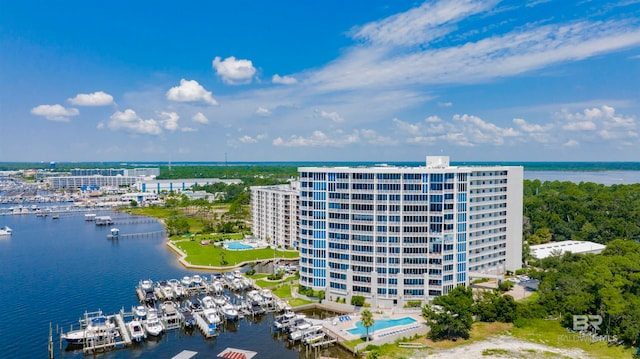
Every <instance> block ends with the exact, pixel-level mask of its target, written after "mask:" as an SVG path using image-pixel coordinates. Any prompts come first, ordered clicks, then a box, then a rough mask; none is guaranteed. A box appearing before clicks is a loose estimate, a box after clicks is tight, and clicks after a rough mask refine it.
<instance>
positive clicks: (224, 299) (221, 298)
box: [213, 295, 229, 307]
mask: <svg viewBox="0 0 640 359" xmlns="http://www.w3.org/2000/svg"><path fill="white" fill-rule="evenodd" d="M213 302H214V303H215V304H216V305H217V306H218V307H222V306H223V305H225V304H227V303H229V298H227V297H225V296H224V295H216V296H215V297H213Z"/></svg>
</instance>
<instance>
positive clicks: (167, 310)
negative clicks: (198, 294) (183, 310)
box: [162, 301, 181, 330]
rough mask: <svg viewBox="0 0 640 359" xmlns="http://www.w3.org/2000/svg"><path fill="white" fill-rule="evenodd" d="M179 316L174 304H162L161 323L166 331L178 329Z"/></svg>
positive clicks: (169, 302) (167, 302) (168, 302)
mask: <svg viewBox="0 0 640 359" xmlns="http://www.w3.org/2000/svg"><path fill="white" fill-rule="evenodd" d="M180 322H181V314H180V312H179V311H178V309H177V306H176V304H175V303H173V302H171V301H166V302H164V303H162V323H164V327H165V329H166V330H170V329H178V328H180Z"/></svg>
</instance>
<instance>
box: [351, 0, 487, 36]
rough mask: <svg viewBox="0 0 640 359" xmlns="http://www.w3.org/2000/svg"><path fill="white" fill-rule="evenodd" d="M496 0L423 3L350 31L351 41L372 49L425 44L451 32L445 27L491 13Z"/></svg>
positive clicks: (456, 0)
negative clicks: (464, 19) (476, 15)
mask: <svg viewBox="0 0 640 359" xmlns="http://www.w3.org/2000/svg"><path fill="white" fill-rule="evenodd" d="M496 3H497V1H496V0H488V1H474V0H452V1H436V2H425V3H424V4H422V5H421V6H420V7H417V8H413V9H411V10H409V11H406V12H404V13H400V14H397V15H394V16H390V17H388V18H386V19H383V20H380V21H377V22H372V23H369V24H367V25H364V26H362V27H360V28H354V29H353V30H352V33H353V37H354V38H355V39H357V40H361V41H364V42H366V43H368V44H371V45H374V46H393V47H395V46H412V45H417V44H427V43H429V42H431V41H432V40H433V39H435V38H438V37H440V36H442V35H444V34H446V33H447V32H449V31H451V30H450V29H449V28H448V26H445V27H444V29H440V30H438V28H439V27H440V26H441V25H447V24H450V23H452V22H455V21H456V20H461V19H463V18H464V17H466V16H469V15H472V14H476V13H479V12H482V11H486V10H488V9H490V8H491V7H492V6H494V5H495V4H496Z"/></svg>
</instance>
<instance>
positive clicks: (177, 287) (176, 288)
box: [168, 279, 187, 299]
mask: <svg viewBox="0 0 640 359" xmlns="http://www.w3.org/2000/svg"><path fill="white" fill-rule="evenodd" d="M168 283H169V285H170V286H171V288H172V289H173V296H174V297H175V298H178V299H180V298H184V297H185V296H186V295H187V292H186V290H185V289H184V286H183V285H182V283H180V281H179V280H177V279H169V281H168Z"/></svg>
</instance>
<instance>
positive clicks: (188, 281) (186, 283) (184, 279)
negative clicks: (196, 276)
mask: <svg viewBox="0 0 640 359" xmlns="http://www.w3.org/2000/svg"><path fill="white" fill-rule="evenodd" d="M180 283H182V285H183V286H185V287H189V286H191V277H189V276H188V275H185V276H184V277H182V280H181V281H180Z"/></svg>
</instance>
